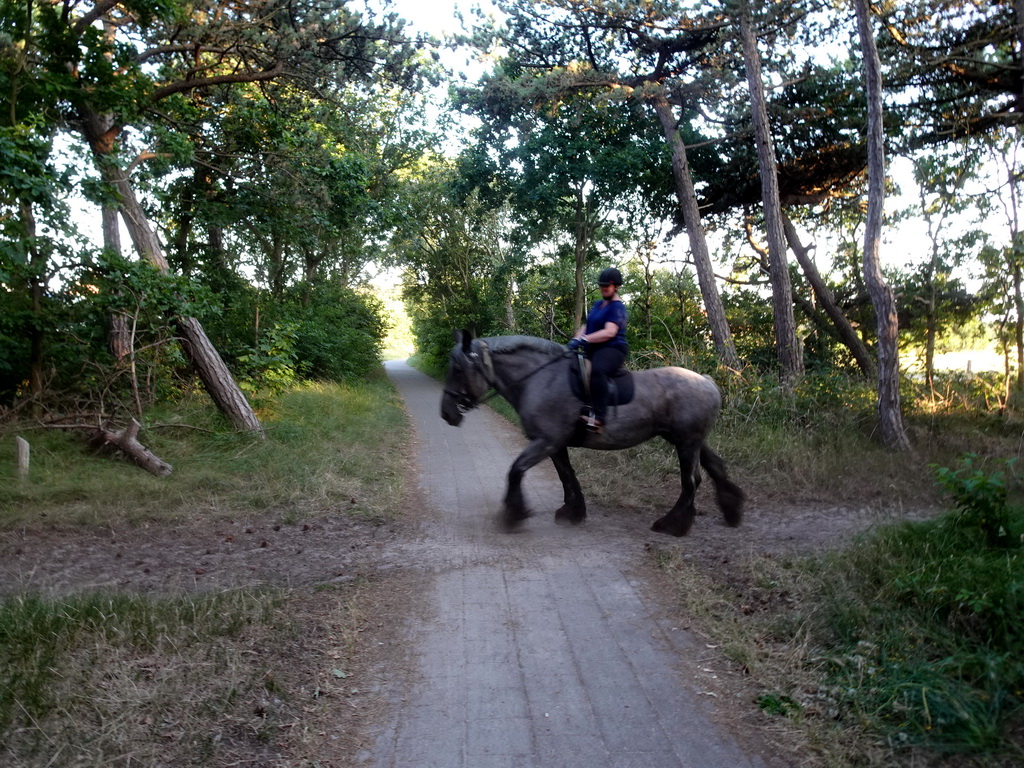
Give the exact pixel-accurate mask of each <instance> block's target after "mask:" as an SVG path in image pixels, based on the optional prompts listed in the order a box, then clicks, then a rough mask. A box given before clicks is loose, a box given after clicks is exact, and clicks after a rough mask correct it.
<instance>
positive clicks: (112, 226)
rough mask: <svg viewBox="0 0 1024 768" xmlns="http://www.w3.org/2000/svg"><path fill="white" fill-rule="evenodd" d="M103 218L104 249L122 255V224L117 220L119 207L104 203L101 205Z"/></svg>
mask: <svg viewBox="0 0 1024 768" xmlns="http://www.w3.org/2000/svg"><path fill="white" fill-rule="evenodd" d="M100 216H101V217H102V219H103V250H105V251H108V252H109V253H112V254H114V255H115V256H120V255H121V226H120V224H119V222H118V220H117V208H115V207H114V206H112V205H107V204H106V203H103V205H102V206H101V207H100Z"/></svg>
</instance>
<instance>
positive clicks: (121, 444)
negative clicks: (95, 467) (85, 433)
mask: <svg viewBox="0 0 1024 768" xmlns="http://www.w3.org/2000/svg"><path fill="white" fill-rule="evenodd" d="M140 428H141V425H140V424H139V422H137V421H136V420H135V419H132V420H131V423H130V424H129V425H128V426H127V427H125V428H124V429H122V430H121V431H120V432H111V431H110V430H108V429H104V428H103V427H96V428H95V429H94V430H93V434H92V443H93V445H95V446H97V447H98V448H105V447H108V446H112V447H115V448H117V449H118V450H120V451H121V452H122V453H124V455H125V456H127V457H128V458H129V459H131V460H132V461H133V462H134V463H135V464H137V465H138V466H139V467H141V468H142V469H144V470H146V471H147V472H149V473H150V474H153V475H156V476H157V477H167V476H168V475H169V474H171V472H173V471H174V467H172V466H171V465H170V464H168V463H167V462H166V461H164V460H163V459H161V458H160V457H159V456H157V455H156V454H154V453H153V452H152V451H151V450H149V449H148V448H147V447H146V446H144V445H143V444H142V443H140V442H139V440H138V436H139V429H140Z"/></svg>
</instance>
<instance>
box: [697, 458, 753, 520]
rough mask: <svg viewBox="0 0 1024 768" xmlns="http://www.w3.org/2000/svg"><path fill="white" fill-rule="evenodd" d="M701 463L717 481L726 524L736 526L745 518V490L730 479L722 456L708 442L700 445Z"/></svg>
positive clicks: (719, 503) (720, 505) (717, 489)
mask: <svg viewBox="0 0 1024 768" xmlns="http://www.w3.org/2000/svg"><path fill="white" fill-rule="evenodd" d="M700 463H701V466H702V467H704V471H705V472H707V473H708V476H709V477H710V478H711V479H712V480H713V481H714V483H715V495H716V496H717V497H718V506H719V508H720V509H721V510H722V514H723V515H724V516H725V522H726V524H727V525H730V526H732V527H733V528H735V527H736V526H737V525H739V524H740V522H741V521H742V520H743V501H744V499H745V495H744V493H743V490H742V489H741V488H740V487H739V486H738V485H736V483H734V482H733V481H732V480H730V479H729V475H728V474H727V473H726V469H725V462H724V461H722V457H721V456H719V455H718V454H717V453H715V452H714V451H712V450H711V449H710V448H708V446H707V445H706V444H705V445H702V446H701V447H700Z"/></svg>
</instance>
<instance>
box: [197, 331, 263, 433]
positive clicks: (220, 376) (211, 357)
mask: <svg viewBox="0 0 1024 768" xmlns="http://www.w3.org/2000/svg"><path fill="white" fill-rule="evenodd" d="M177 321H178V332H179V333H181V336H182V339H183V341H184V345H183V346H184V347H185V352H186V354H188V356H189V359H190V360H192V361H193V362H194V361H197V360H202V361H203V363H204V364H203V365H202V366H199V365H196V372H197V373H198V374H199V378H200V379H202V382H203V384H204V385H205V386H206V391H207V392H209V393H210V397H212V398H213V399H214V401H215V402H216V403H217V406H218V407H219V408H220V410H221V411H222V412H223V413H224V414H225V415H226V416H227V417H228V418H229V419H231V423H232V424H234V425H235V426H236V427H237V428H239V429H241V430H244V431H246V432H258V433H260V434H261V435H262V434H263V427H262V425H261V424H260V422H259V419H257V418H256V414H255V413H254V412H253V410H252V406H251V405H250V404H249V401H248V400H247V399H246V397H245V395H244V394H242V390H240V389H239V388H238V384H237V383H236V382H235V379H234V377H233V376H232V375H231V371H229V370H228V367H227V365H225V364H224V361H223V360H222V359H221V356H220V355H219V354H218V353H217V350H216V349H215V348H214V346H213V344H212V343H211V342H210V339H209V338H208V337H207V335H206V331H204V330H203V326H202V324H201V323H200V322H199V321H198V320H196V319H195V318H194V317H179V318H177Z"/></svg>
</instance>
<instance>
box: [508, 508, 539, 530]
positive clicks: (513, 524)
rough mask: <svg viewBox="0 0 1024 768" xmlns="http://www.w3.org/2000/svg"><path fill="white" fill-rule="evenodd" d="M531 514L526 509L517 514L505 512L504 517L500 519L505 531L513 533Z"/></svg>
mask: <svg viewBox="0 0 1024 768" xmlns="http://www.w3.org/2000/svg"><path fill="white" fill-rule="evenodd" d="M531 514H532V513H531V512H530V510H528V509H521V510H519V511H517V512H509V511H506V512H505V514H504V516H503V517H502V518H501V522H502V524H504V526H505V530H506V531H514V530H515V529H516V528H518V527H519V526H520V525H522V524H523V523H524V522H525V521H526V519H527V518H528V517H530V515H531Z"/></svg>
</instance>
